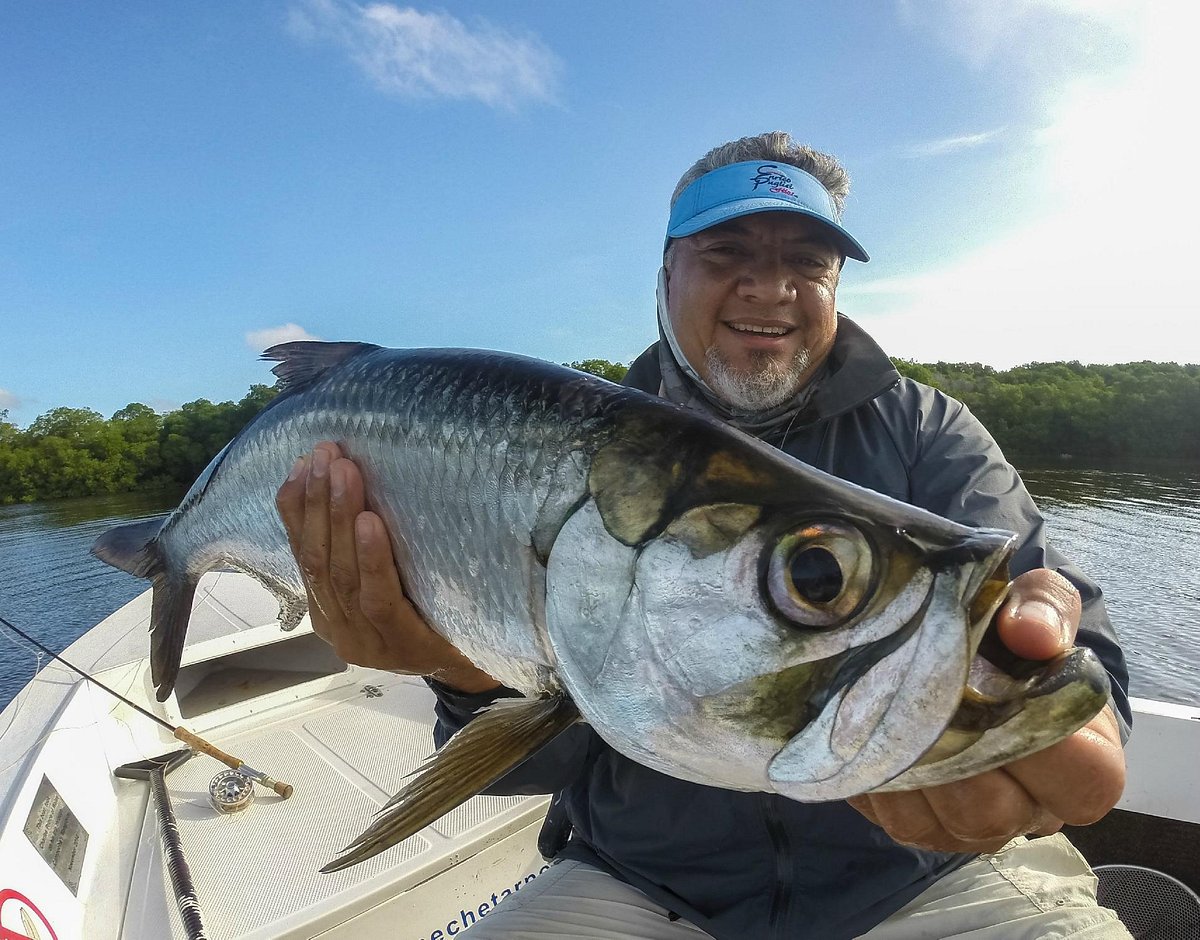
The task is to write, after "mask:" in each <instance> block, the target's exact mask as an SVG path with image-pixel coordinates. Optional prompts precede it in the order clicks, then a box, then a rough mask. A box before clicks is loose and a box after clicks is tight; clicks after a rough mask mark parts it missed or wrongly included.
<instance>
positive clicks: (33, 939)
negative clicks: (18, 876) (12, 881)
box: [0, 888, 58, 940]
mask: <svg viewBox="0 0 1200 940" xmlns="http://www.w3.org/2000/svg"><path fill="white" fill-rule="evenodd" d="M9 902H13V903H9ZM6 912H9V916H8V922H9V923H10V924H11V923H14V921H16V920H19V921H20V923H21V928H20V930H14V929H12V928H10V927H5V926H4V921H5V913H6ZM43 929H45V931H46V933H45V934H43V933H42V932H41V931H42V930H43ZM47 934H49V937H47ZM0 940H58V934H56V933H55V932H54V928H53V927H51V926H50V922H49V921H48V920H46V918H45V917H43V916H42V912H41V911H39V910H38V909H37V906H36V905H35V904H34V903H33V902H32V901H31V900H29V898H27V897H25V895H23V894H21V893H20V892H18V891H14V890H13V889H12V888H4V889H3V890H0Z"/></svg>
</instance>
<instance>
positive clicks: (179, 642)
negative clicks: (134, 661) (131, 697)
mask: <svg viewBox="0 0 1200 940" xmlns="http://www.w3.org/2000/svg"><path fill="white" fill-rule="evenodd" d="M162 524H163V523H162V520H161V519H149V520H147V521H145V522H132V523H130V524H129V525H120V526H116V527H115V528H112V529H109V530H108V531H107V532H105V533H104V534H102V535H101V536H100V537H99V538H97V539H96V541H95V542H93V543H92V548H91V553H92V554H93V555H95V556H96V557H97V558H99V559H100V560H101V561H103V562H107V563H108V564H110V565H112V566H113V567H114V568H120V569H121V570H122V571H127V572H128V573H129V574H131V575H134V576H135V577H138V578H147V579H148V580H150V581H151V582H152V583H153V586H154V593H153V594H152V595H151V598H152V599H151V602H150V677H151V679H152V680H153V681H154V688H155V695H156V697H157V698H158V700H159V701H160V702H163V701H166V699H167V697H168V696H169V695H170V694H171V691H172V689H174V688H175V679H176V677H177V676H178V675H179V660H180V658H181V657H182V656H183V641H184V639H185V638H186V636H187V627H188V619H189V618H190V617H191V614H192V598H193V597H195V594H196V585H197V584H198V583H199V576H198V575H190V574H186V573H183V574H181V573H178V572H175V571H172V570H171V568H170V565H168V563H167V560H166V556H165V555H164V553H163V551H162V548H161V546H160V544H159V541H158V533H159V531H160V530H161V528H162Z"/></svg>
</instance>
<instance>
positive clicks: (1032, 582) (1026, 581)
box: [996, 568, 1081, 659]
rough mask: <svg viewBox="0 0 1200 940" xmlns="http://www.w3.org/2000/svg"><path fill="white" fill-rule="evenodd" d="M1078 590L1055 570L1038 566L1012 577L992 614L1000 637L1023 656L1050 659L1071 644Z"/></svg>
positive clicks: (1076, 622) (1077, 611)
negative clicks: (1006, 595)
mask: <svg viewBox="0 0 1200 940" xmlns="http://www.w3.org/2000/svg"><path fill="white" fill-rule="evenodd" d="M1080 612H1081V604H1080V600H1079V592H1078V591H1077V590H1076V589H1075V585H1073V584H1072V583H1071V582H1070V581H1068V580H1067V579H1066V578H1064V577H1063V576H1062V575H1060V574H1058V573H1057V572H1055V571H1050V570H1048V569H1046V568H1038V569H1035V570H1033V571H1027V572H1025V573H1024V574H1022V575H1020V576H1019V577H1017V578H1015V579H1014V580H1013V583H1012V589H1011V590H1010V591H1009V595H1008V599H1007V600H1006V601H1005V602H1004V605H1003V606H1002V607H1001V608H1000V612H999V614H997V616H996V627H997V629H998V630H999V631H1000V639H1001V640H1002V641H1003V642H1004V645H1005V646H1007V647H1008V648H1009V649H1010V650H1012V651H1013V652H1014V653H1016V654H1017V655H1018V656H1021V657H1023V658H1025V659H1051V658H1053V657H1055V656H1057V655H1058V654H1059V653H1062V652H1064V651H1065V650H1069V649H1070V648H1071V647H1072V646H1074V644H1075V633H1076V631H1078V629H1079V617H1080Z"/></svg>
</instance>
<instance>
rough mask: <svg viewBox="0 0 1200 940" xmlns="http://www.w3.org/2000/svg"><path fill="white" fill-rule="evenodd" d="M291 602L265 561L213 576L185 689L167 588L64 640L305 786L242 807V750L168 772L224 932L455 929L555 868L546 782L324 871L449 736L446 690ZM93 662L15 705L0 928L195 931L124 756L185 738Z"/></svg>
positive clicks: (200, 602) (470, 807)
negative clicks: (301, 615)
mask: <svg viewBox="0 0 1200 940" xmlns="http://www.w3.org/2000/svg"><path fill="white" fill-rule="evenodd" d="M276 613H277V609H276V605H275V602H274V599H273V598H271V597H270V595H269V594H267V592H265V591H264V590H263V589H262V588H260V587H259V586H258V585H257V584H256V583H255V582H254V581H253V580H251V579H250V578H248V577H246V576H244V575H239V574H231V573H217V574H211V575H208V576H207V577H206V578H205V580H204V581H203V582H202V585H201V590H200V591H199V592H198V593H197V603H196V610H195V613H194V615H193V620H192V627H191V630H190V631H189V637H188V639H189V645H188V647H187V649H186V650H185V652H184V660H183V669H182V670H181V674H180V681H179V683H178V685H177V688H176V693H175V694H174V695H172V696H171V698H169V699H168V700H167V701H166V702H165V703H161V704H159V703H156V702H154V697H153V693H152V689H151V686H150V679H149V664H148V662H147V661H146V659H145V658H144V657H145V656H146V649H147V645H148V644H147V640H146V629H147V625H148V621H149V597H148V596H147V595H144V596H142V597H140V598H138V599H137V600H135V601H133V602H132V603H130V604H129V605H127V606H126V607H124V608H123V609H122V610H120V611H118V612H117V613H116V614H114V615H113V616H112V617H110V618H109V619H108V620H106V621H105V622H104V624H103V625H101V627H99V628H97V629H95V630H93V631H91V632H90V633H89V634H88V635H87V636H85V637H84V638H82V639H80V640H79V641H78V642H76V643H75V644H74V645H72V646H71V647H70V648H69V649H68V650H67V651H66V653H64V656H65V658H67V659H68V660H70V661H71V662H73V663H74V664H75V665H77V666H79V667H80V668H83V669H85V670H87V671H89V672H91V673H92V674H93V675H95V676H96V678H98V679H99V680H100V681H102V682H104V683H106V684H108V685H110V686H112V687H113V688H114V689H116V690H117V691H119V692H120V693H121V694H123V695H125V696H127V697H128V698H130V699H132V700H133V701H136V702H138V704H140V705H142V706H143V707H146V708H149V709H150V710H151V711H153V712H155V713H156V714H159V715H160V716H162V717H163V718H164V719H165V720H167V721H168V722H170V723H171V724H172V725H180V724H182V725H183V726H185V727H187V728H188V729H189V730H191V731H193V732H194V733H196V734H198V735H200V736H201V737H204V738H206V739H207V740H209V741H210V742H211V743H213V744H215V745H216V746H217V747H219V748H221V749H222V750H225V751H227V752H229V753H231V754H234V755H236V756H238V757H239V758H241V759H242V760H244V761H246V762H247V763H248V764H250V765H251V766H252V767H254V768H256V769H258V770H261V771H263V772H264V773H267V774H269V775H271V776H273V777H276V778H277V779H279V780H283V781H286V782H288V783H290V784H292V785H293V787H294V788H295V792H294V794H293V796H292V797H291V798H290V799H288V800H283V799H281V798H280V797H278V796H276V795H275V794H274V793H271V792H270V791H267V790H265V789H262V788H257V787H256V799H255V801H254V803H253V804H252V805H250V806H249V807H248V808H247V809H245V810H243V811H241V812H239V813H236V814H232V815H225V814H221V813H219V812H218V811H217V810H216V809H215V808H214V807H213V806H212V804H211V803H210V801H209V796H208V784H209V781H210V780H211V779H212V777H213V776H214V775H215V774H217V773H218V772H220V771H222V770H224V769H225V768H224V765H222V764H220V763H219V762H217V761H215V760H214V759H212V758H210V757H207V756H204V755H199V756H196V757H193V758H192V759H191V760H190V761H188V762H187V763H186V764H184V765H183V766H182V767H180V768H179V769H177V770H175V771H174V772H173V773H171V774H170V775H169V776H168V777H167V785H168V790H169V792H170V794H171V799H172V802H173V804H174V807H175V812H176V815H177V817H178V820H179V829H180V836H181V839H182V843H183V847H184V851H185V853H186V857H187V860H188V864H189V866H190V869H191V873H192V877H193V880H194V882H195V886H196V893H197V896H198V898H199V901H200V905H201V910H202V913H203V917H204V921H205V926H206V928H207V931H208V936H209V937H210V938H214V940H225V938H234V937H237V938H262V940H267V938H272V940H276V938H279V940H283V938H299V937H322V938H325V937H329V938H334V937H350V936H354V937H357V938H367V940H370V938H374V937H384V936H386V937H389V938H394V937H421V938H428V937H430V936H432V935H435V932H436V931H439V930H440V931H442V935H443V936H450V935H452V934H454V933H456V932H457V931H458V929H461V928H462V927H463V926H465V925H466V922H469V921H471V920H474V919H475V918H477V917H478V916H481V914H484V913H486V912H487V910H488V909H490V906H491V905H492V904H493V903H494V900H493V896H495V897H497V898H498V897H501V896H503V895H504V894H505V893H507V892H510V891H512V890H516V886H517V885H519V884H523V883H525V879H526V877H527V876H528V875H529V874H530V873H532V872H536V871H538V870H539V869H540V868H541V867H542V865H543V862H542V860H541V858H540V857H539V856H538V854H537V851H536V835H537V832H538V829H539V827H540V824H541V819H542V816H543V815H544V811H545V806H546V799H545V798H544V797H540V798H524V797H475V798H474V799H472V800H470V801H469V802H468V803H466V804H464V805H463V806H461V807H459V808H458V809H456V810H454V811H453V812H451V813H450V814H448V815H447V816H445V817H444V818H443V819H441V820H439V821H438V822H436V823H435V824H433V825H432V826H430V827H428V828H427V829H426V830H424V831H423V832H421V833H419V834H418V835H416V836H414V837H412V838H411V839H408V840H407V841H405V842H404V843H402V844H400V845H398V846H395V847H393V848H391V849H389V850H387V851H386V852H384V853H382V854H381V855H378V856H376V857H374V858H372V859H369V860H368V861H366V862H364V863H362V864H360V865H358V866H356V867H354V868H351V869H348V870H346V871H343V872H338V873H335V874H332V875H322V874H320V873H319V871H318V869H319V868H320V867H321V866H322V865H323V864H324V863H325V862H327V861H329V860H331V859H332V858H333V857H334V856H335V855H337V854H338V852H339V850H340V849H341V848H342V847H343V846H345V845H346V843H347V842H349V841H350V840H351V839H352V838H354V837H355V836H356V835H357V834H358V833H359V832H361V831H362V830H363V829H364V828H365V827H366V825H367V824H368V823H369V821H370V819H371V816H372V814H373V813H374V812H375V811H377V810H378V809H379V808H380V807H381V806H382V805H383V803H384V802H386V800H387V799H388V798H389V797H390V796H391V795H392V794H393V793H394V792H395V791H396V790H397V789H399V787H400V784H401V781H402V779H403V777H404V776H405V775H406V774H408V773H409V772H411V771H412V770H414V769H415V768H416V767H417V766H418V765H419V763H420V762H421V760H422V759H423V758H424V757H426V756H427V755H428V754H429V753H431V752H432V750H433V743H432V737H431V724H432V713H433V696H432V693H430V692H429V690H428V689H427V688H426V687H425V685H424V683H423V682H421V680H419V679H414V678H410V677H401V676H396V675H393V674H391V673H386V672H379V671H375V670H368V669H362V668H358V667H348V668H347V667H345V666H344V664H342V663H341V662H340V661H339V660H337V658H336V657H334V656H333V655H332V653H331V652H330V651H329V649H328V647H327V646H326V645H325V644H324V643H323V642H321V640H320V639H319V638H317V637H315V636H313V635H312V633H311V630H310V629H309V627H308V625H307V620H306V621H305V622H304V623H303V624H302V625H301V626H300V628H299V629H298V630H297V631H296V632H295V633H292V634H285V633H282V632H281V631H280V630H279V628H278V624H277V622H276V620H275V616H276ZM75 678H76V677H75V676H74V674H73V673H71V672H70V671H69V670H67V669H65V667H61V666H59V665H57V664H52V665H51V666H50V667H48V668H47V669H45V670H43V672H42V673H40V674H39V676H38V678H37V679H36V680H35V681H34V682H32V683H30V685H29V686H28V687H27V688H26V689H25V690H24V691H23V692H22V693H21V694H20V695H19V696H18V697H17V698H16V699H15V700H14V701H13V702H12V703H11V704H10V706H9V707H8V708H7V709H6V710H5V711H4V712H3V713H2V714H0V794H7V803H6V804H5V805H4V806H2V807H0V809H2V811H3V815H2V817H0V818H3V819H4V820H7V821H8V822H9V824H8V825H6V827H5V828H4V829H3V830H2V831H0V928H7V929H9V930H12V931H15V932H17V933H19V934H22V932H27V931H28V929H29V925H30V924H33V926H34V928H35V929H37V925H38V924H39V923H40V924H41V925H42V927H43V928H44V930H43V931H41V936H42V937H49V936H51V935H53V936H55V937H57V938H58V940H68V938H73V937H87V938H89V940H92V938H107V937H114V938H116V937H120V938H126V940H149V938H154V940H162V938H164V937H166V936H168V935H170V936H175V937H183V936H186V934H185V933H184V932H183V928H182V925H181V922H180V919H179V915H178V912H177V909H176V905H175V901H174V898H173V897H172V896H171V894H170V882H169V879H168V877H167V875H166V873H165V866H164V863H163V858H162V852H161V846H160V842H159V837H158V827H157V822H156V819H155V814H154V811H153V808H152V807H150V806H149V805H148V798H149V786H148V784H147V783H145V782H141V781H133V780H123V779H117V778H116V777H114V776H113V773H112V772H113V770H114V769H115V768H116V767H118V766H120V765H121V764H125V763H129V762H133V761H137V760H142V759H145V758H149V757H156V756H158V755H161V754H164V753H167V752H169V751H173V750H177V749H179V748H181V747H182V745H181V744H180V743H179V742H178V741H176V740H175V739H174V738H172V737H171V736H170V735H169V734H168V733H167V731H166V730H165V729H162V728H160V727H159V726H158V725H156V724H154V723H153V722H151V721H150V720H149V719H147V718H145V717H144V716H141V715H138V714H137V713H136V712H134V711H133V710H132V709H130V708H129V707H128V706H126V705H123V704H121V703H120V702H118V701H117V700H115V699H113V698H112V697H111V696H109V695H108V694H107V693H105V692H103V691H102V690H100V689H98V688H96V687H95V686H93V685H91V684H90V683H84V682H76V681H75ZM51 715H53V716H54V718H53V720H52V723H51V727H48V726H47V718H48V716H51ZM43 778H45V780H47V781H49V784H43ZM48 787H52V788H53V791H54V792H56V793H57V794H59V795H60V797H61V801H56V800H55V799H54V798H53V797H52V796H51V797H47V793H49V792H50V791H49V790H48ZM39 789H41V796H40V797H39ZM35 803H37V806H36V807H35ZM64 803H65V807H67V808H69V811H70V813H69V814H68V813H67V812H66V810H65V809H64V807H63V805H62V804H64ZM39 811H40V816H39ZM31 813H32V817H31ZM70 815H73V816H74V817H75V818H76V819H77V820H78V823H77V824H73V823H71V822H70ZM23 830H29V833H28V834H27V833H26V832H25V831H23ZM84 833H86V836H84V835H83V834H84ZM37 845H40V846H41V847H42V851H40V852H39V849H38V848H37ZM52 863H53V865H54V867H56V868H57V869H58V873H56V872H55V869H54V868H52ZM435 876H436V880H435V881H431V880H430V879H434V878H435ZM75 881H77V882H78V885H77V887H76V886H75V885H74V884H73V883H74V882H75ZM168 924H170V928H169V931H170V932H169V933H168V927H167V925H168ZM2 933H3V930H0V934H2ZM23 935H25V934H23Z"/></svg>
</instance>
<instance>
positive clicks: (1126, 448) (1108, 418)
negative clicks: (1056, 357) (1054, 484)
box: [893, 360, 1200, 460]
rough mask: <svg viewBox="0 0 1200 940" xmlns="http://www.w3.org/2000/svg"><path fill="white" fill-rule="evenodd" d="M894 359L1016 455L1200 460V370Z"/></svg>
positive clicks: (1133, 364)
mask: <svg viewBox="0 0 1200 940" xmlns="http://www.w3.org/2000/svg"><path fill="white" fill-rule="evenodd" d="M893 361H894V362H895V365H896V368H897V369H898V370H899V371H900V373H901V374H902V375H906V376H909V377H910V378H913V379H916V380H917V381H919V382H925V383H927V384H929V385H933V386H935V387H937V388H940V389H942V391H944V392H946V393H947V394H948V395H952V396H953V397H955V398H957V399H958V400H959V401H961V402H963V403H964V404H965V405H967V407H968V408H970V409H971V410H972V411H973V412H974V413H975V415H976V416H977V417H978V418H979V420H980V421H982V422H983V423H984V425H985V426H986V427H987V429H988V430H989V431H991V432H992V435H993V436H994V437H995V438H996V440H997V441H999V443H1000V446H1001V447H1002V448H1004V450H1005V451H1006V452H1008V453H1010V454H1021V455H1024V456H1027V457H1057V456H1060V455H1069V456H1072V457H1084V458H1093V459H1101V460H1113V459H1117V460H1146V459H1159V458H1169V459H1182V460H1200V365H1177V364H1175V363H1170V362H1128V363H1124V364H1122V365H1083V364H1082V363H1079V362H1033V363H1029V364H1028V365H1023V366H1017V367H1016V368H1014V369H1009V370H1007V371H1005V372H997V371H996V370H995V369H993V368H992V367H991V366H985V365H980V364H979V363H963V362H956V363H949V362H935V363H928V364H921V363H914V362H908V361H906V360H893Z"/></svg>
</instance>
